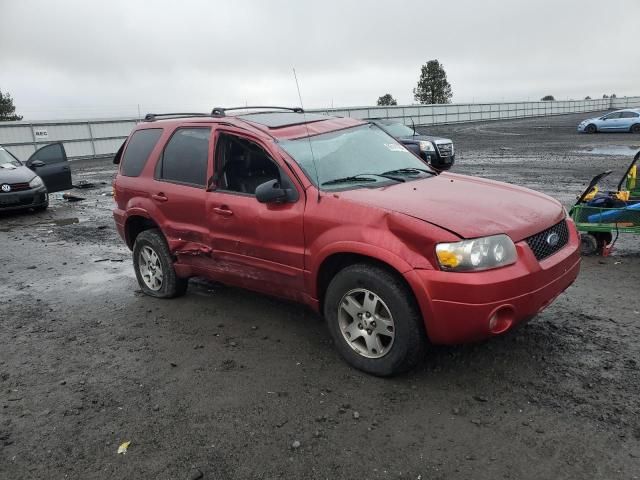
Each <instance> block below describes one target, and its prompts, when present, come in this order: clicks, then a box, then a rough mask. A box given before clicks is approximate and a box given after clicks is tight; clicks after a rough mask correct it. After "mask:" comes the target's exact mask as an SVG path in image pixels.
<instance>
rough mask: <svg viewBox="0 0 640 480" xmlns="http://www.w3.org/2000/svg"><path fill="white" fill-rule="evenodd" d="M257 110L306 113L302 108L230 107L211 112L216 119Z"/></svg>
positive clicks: (217, 108)
mask: <svg viewBox="0 0 640 480" xmlns="http://www.w3.org/2000/svg"><path fill="white" fill-rule="evenodd" d="M256 109H261V110H262V109H266V110H286V111H289V112H294V113H304V110H303V109H302V108H300V107H268V106H267V107H265V106H256V107H254V106H247V107H230V108H222V107H215V108H214V109H213V110H211V115H212V116H214V117H224V116H226V112H228V111H231V110H256Z"/></svg>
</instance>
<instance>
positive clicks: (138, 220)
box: [124, 214, 160, 250]
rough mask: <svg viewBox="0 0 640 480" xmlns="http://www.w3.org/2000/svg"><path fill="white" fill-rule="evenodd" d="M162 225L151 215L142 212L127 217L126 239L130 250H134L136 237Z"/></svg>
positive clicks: (125, 226) (125, 225)
mask: <svg viewBox="0 0 640 480" xmlns="http://www.w3.org/2000/svg"><path fill="white" fill-rule="evenodd" d="M152 228H157V229H158V230H159V229H160V227H159V226H158V224H157V223H156V222H154V221H153V220H152V219H151V218H150V217H148V216H146V215H142V214H134V215H131V216H129V217H128V218H127V220H126V222H125V224H124V232H125V241H126V242H127V246H128V247H129V249H130V250H133V244H134V243H135V242H136V237H137V236H138V235H140V233H142V232H144V231H145V230H150V229H152Z"/></svg>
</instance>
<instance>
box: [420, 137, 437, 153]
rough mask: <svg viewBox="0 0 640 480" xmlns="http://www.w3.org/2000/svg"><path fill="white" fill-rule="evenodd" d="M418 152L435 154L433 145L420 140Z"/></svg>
mask: <svg viewBox="0 0 640 480" xmlns="http://www.w3.org/2000/svg"><path fill="white" fill-rule="evenodd" d="M420 151H421V152H435V149H434V148H433V144H432V143H431V142H427V141H426V140H422V141H421V142H420Z"/></svg>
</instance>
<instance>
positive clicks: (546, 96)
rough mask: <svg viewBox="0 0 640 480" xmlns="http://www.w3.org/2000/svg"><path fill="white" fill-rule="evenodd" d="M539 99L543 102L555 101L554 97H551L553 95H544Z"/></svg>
mask: <svg viewBox="0 0 640 480" xmlns="http://www.w3.org/2000/svg"><path fill="white" fill-rule="evenodd" d="M540 100H541V101H543V102H555V101H556V99H555V98H553V95H545V96H544V97H542V98H541V99H540Z"/></svg>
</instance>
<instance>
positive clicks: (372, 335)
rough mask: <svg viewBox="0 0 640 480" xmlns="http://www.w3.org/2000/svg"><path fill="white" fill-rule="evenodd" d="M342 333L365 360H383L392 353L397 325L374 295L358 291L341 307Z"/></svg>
mask: <svg viewBox="0 0 640 480" xmlns="http://www.w3.org/2000/svg"><path fill="white" fill-rule="evenodd" d="M338 323H339V327H340V332H341V333H342V336H343V338H344V339H345V341H346V342H347V344H348V345H349V346H350V347H351V348H352V349H353V350H355V351H356V352H357V353H358V354H360V355H362V356H363V357H366V358H380V357H383V356H385V355H386V354H387V353H389V351H390V350H391V346H392V345H393V340H394V339H395V323H394V321H393V316H392V315H391V311H390V310H389V307H387V305H386V303H384V301H383V300H382V299H381V298H380V297H379V296H378V295H376V294H375V293H374V292H372V291H370V290H367V289H366V288H356V289H353V290H350V291H349V292H347V293H346V294H345V295H344V296H343V297H342V300H341V301H340V305H339V306H338Z"/></svg>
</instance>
